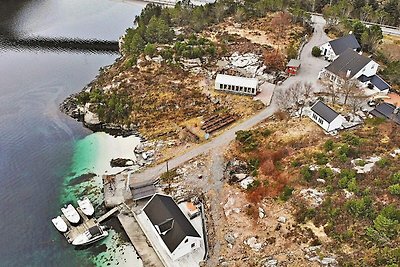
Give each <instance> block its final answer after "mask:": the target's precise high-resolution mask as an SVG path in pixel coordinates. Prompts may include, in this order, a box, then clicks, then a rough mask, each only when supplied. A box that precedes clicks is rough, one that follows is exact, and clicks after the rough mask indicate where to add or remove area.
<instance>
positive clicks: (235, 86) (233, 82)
mask: <svg viewBox="0 0 400 267" xmlns="http://www.w3.org/2000/svg"><path fill="white" fill-rule="evenodd" d="M257 88H258V79H257V78H244V77H238V76H232V75H225V74H217V77H216V78H215V90H219V91H224V92H230V93H238V94H247V95H256V94H257Z"/></svg>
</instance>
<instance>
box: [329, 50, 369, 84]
mask: <svg viewBox="0 0 400 267" xmlns="http://www.w3.org/2000/svg"><path fill="white" fill-rule="evenodd" d="M371 61H372V60H371V59H370V58H368V57H365V56H362V55H360V54H358V53H357V52H355V51H354V50H352V49H347V50H346V51H344V53H343V54H341V55H340V56H339V57H338V58H337V59H335V60H334V61H333V62H332V63H331V64H329V65H328V66H327V67H326V68H325V69H326V70H328V71H330V72H331V73H333V74H335V75H337V76H340V77H346V78H348V79H351V78H353V77H354V76H356V75H357V74H358V73H360V71H362V70H363V68H365V66H367V65H368V64H369V63H370V62H371ZM362 74H363V73H362ZM362 74H360V75H359V76H361V75H362ZM374 74H375V73H374Z"/></svg>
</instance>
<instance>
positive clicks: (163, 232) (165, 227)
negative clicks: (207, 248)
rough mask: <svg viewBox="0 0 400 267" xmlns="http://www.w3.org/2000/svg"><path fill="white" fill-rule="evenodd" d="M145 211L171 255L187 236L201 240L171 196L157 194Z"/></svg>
mask: <svg viewBox="0 0 400 267" xmlns="http://www.w3.org/2000/svg"><path fill="white" fill-rule="evenodd" d="M143 211H144V212H145V213H146V215H147V217H148V218H149V220H150V221H151V223H152V224H153V226H154V228H155V229H156V231H157V233H158V234H159V235H160V237H161V239H162V240H163V241H164V243H165V245H166V246H167V247H168V249H169V251H170V252H171V253H173V252H174V251H175V249H176V248H177V247H178V246H179V245H180V244H181V243H182V241H183V240H184V239H185V238H186V237H187V236H192V237H198V238H200V235H199V233H198V232H197V231H196V229H194V227H193V225H192V224H191V223H190V221H189V220H188V219H187V217H186V216H185V215H184V214H183V212H182V211H181V209H180V208H179V207H178V205H177V204H176V203H175V201H174V200H173V199H172V197H170V196H166V195H160V194H155V195H154V196H153V197H152V198H151V200H150V201H149V202H148V203H147V204H146V206H145V207H144V208H143Z"/></svg>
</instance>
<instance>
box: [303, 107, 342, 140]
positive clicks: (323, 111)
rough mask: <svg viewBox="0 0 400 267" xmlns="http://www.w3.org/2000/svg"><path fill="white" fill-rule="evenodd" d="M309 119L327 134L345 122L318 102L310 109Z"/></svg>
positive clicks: (330, 109) (337, 114)
mask: <svg viewBox="0 0 400 267" xmlns="http://www.w3.org/2000/svg"><path fill="white" fill-rule="evenodd" d="M309 117H310V118H311V119H312V120H313V121H315V122H316V123H317V124H318V125H319V126H320V127H321V128H322V129H324V130H325V131H327V132H331V131H334V130H337V129H340V128H341V127H342V124H343V122H345V121H346V119H345V118H344V117H343V116H342V115H340V114H339V113H337V112H336V111H334V110H333V109H332V108H330V107H329V106H327V105H326V104H325V103H324V102H322V101H319V100H318V101H317V102H316V103H315V104H314V105H313V106H312V107H311V112H310V114H309Z"/></svg>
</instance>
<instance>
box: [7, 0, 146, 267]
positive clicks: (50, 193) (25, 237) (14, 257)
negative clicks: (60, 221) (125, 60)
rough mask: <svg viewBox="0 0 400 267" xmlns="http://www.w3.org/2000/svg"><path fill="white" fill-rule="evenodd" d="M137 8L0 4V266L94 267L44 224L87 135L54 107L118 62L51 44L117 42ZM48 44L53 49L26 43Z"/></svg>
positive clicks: (95, 1)
mask: <svg viewBox="0 0 400 267" xmlns="http://www.w3.org/2000/svg"><path fill="white" fill-rule="evenodd" d="M143 7H144V3H140V2H134V1H119V0H31V1H28V0H25V1H21V0H20V1H12V0H2V1H1V3H0V237H1V238H0V266H12V267H14V266H92V265H93V263H92V262H93V261H92V260H91V253H92V254H95V253H96V251H91V250H89V251H77V250H74V248H73V247H72V246H70V245H68V244H67V243H66V242H65V240H63V239H62V238H61V237H60V236H59V234H58V233H57V232H56V231H55V229H54V227H53V225H52V224H51V222H50V219H51V218H52V217H54V216H55V215H57V214H58V213H59V208H60V205H61V203H60V195H61V194H62V193H63V192H64V191H63V190H64V189H63V187H62V185H63V181H64V179H65V177H66V176H68V174H70V172H71V165H72V164H73V156H74V149H76V144H77V143H78V142H80V140H82V139H84V138H85V136H87V135H88V134H90V132H89V131H88V130H86V129H84V128H83V127H82V126H81V124H79V123H77V122H75V121H74V120H72V119H70V118H68V117H66V116H65V115H63V114H61V113H60V112H59V110H58V105H59V103H60V102H61V101H62V100H63V99H64V98H66V97H67V96H68V95H69V94H71V93H74V92H77V91H79V90H80V89H81V88H83V87H84V85H86V84H87V83H88V82H90V81H91V80H92V79H93V78H94V77H95V76H96V74H97V72H98V69H99V68H100V67H101V66H104V65H108V64H111V63H112V62H113V61H114V60H115V59H116V58H117V56H118V54H115V53H114V54H113V53H104V52H96V51H93V50H85V49H84V48H82V49H75V50H70V49H65V47H64V48H63V49H58V48H57V44H56V45H54V44H53V43H54V39H57V38H63V39H64V41H65V40H69V39H76V38H78V39H82V40H88V39H96V40H111V41H116V40H118V38H119V36H121V35H122V34H123V33H124V31H125V29H126V28H127V27H130V26H132V23H133V22H132V21H133V19H134V17H135V15H137V14H139V13H140V11H141V9H142V8H143ZM49 38H51V40H53V43H51V42H50V43H51V44H50V46H54V47H51V48H49V47H48V46H46V45H43V42H39V44H38V42H36V43H34V44H33V45H32V42H30V40H32V39H34V40H37V39H39V40H48V39H49ZM10 40H13V41H14V42H16V43H14V45H13V43H10ZM21 43H23V45H21ZM16 44H19V45H16ZM38 46H41V47H38ZM45 46H46V47H45Z"/></svg>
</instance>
